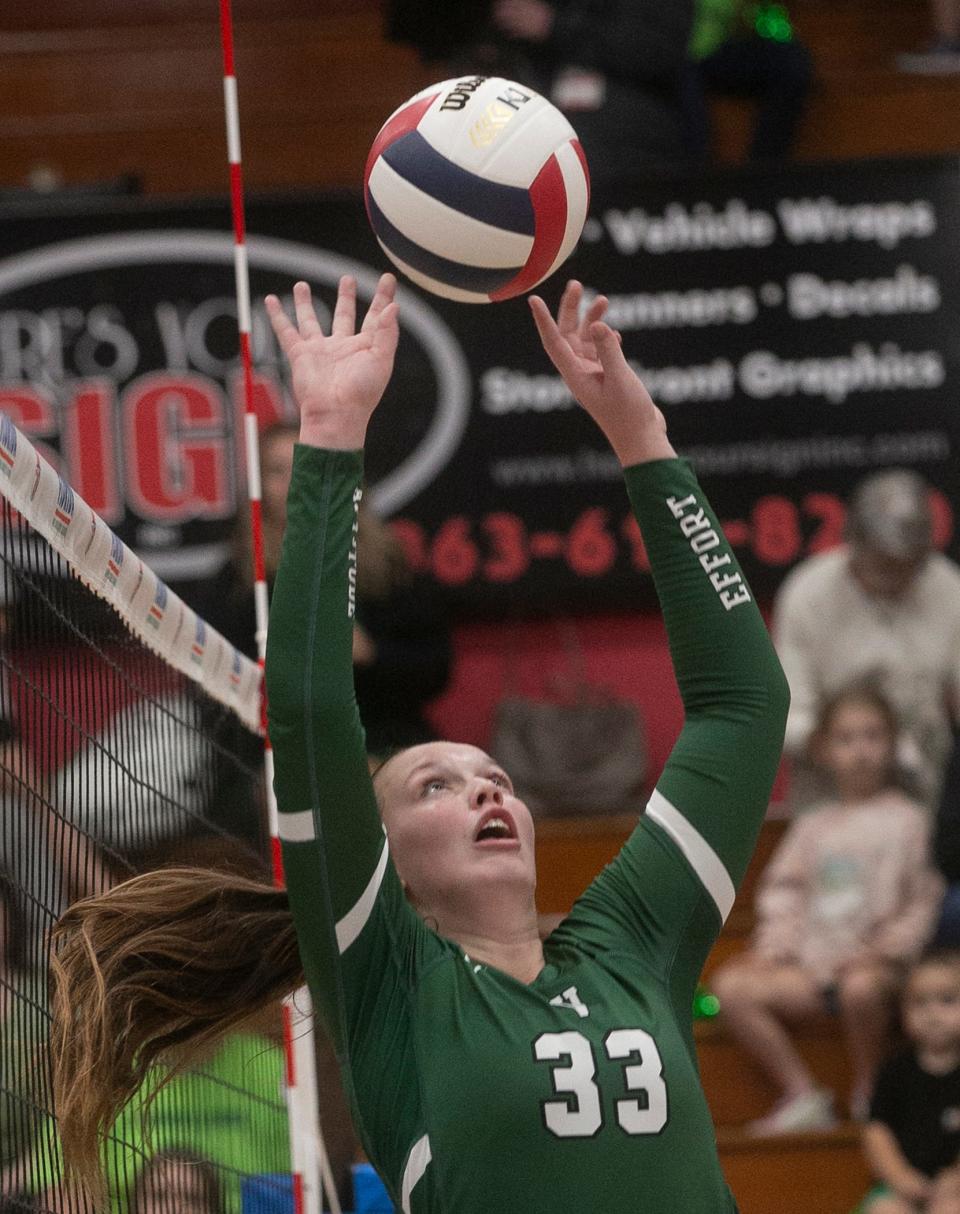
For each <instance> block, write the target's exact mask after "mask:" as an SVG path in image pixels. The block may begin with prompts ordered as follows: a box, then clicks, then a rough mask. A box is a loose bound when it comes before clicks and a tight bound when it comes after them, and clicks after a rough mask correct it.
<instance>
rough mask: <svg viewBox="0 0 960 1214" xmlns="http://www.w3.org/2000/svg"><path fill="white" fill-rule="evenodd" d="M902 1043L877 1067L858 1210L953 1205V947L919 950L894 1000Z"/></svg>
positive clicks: (956, 1002)
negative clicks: (864, 1189) (899, 999)
mask: <svg viewBox="0 0 960 1214" xmlns="http://www.w3.org/2000/svg"><path fill="white" fill-rule="evenodd" d="M902 1019H903V1029H904V1032H905V1033H906V1036H907V1039H908V1041H909V1043H910V1044H909V1046H908V1048H907V1049H905V1050H904V1051H903V1052H902V1053H899V1054H897V1055H896V1056H895V1057H893V1058H891V1059H890V1060H889V1061H888V1062H887V1063H885V1064H884V1066H883V1067H882V1068H881V1070H880V1073H879V1075H878V1077H877V1085H876V1088H875V1090H874V1093H873V1099H872V1100H871V1102H870V1120H869V1121H868V1123H867V1125H866V1126H865V1127H864V1131H863V1149H864V1151H865V1153H866V1156H867V1160H868V1162H869V1164H870V1167H871V1168H872V1169H873V1172H874V1174H875V1175H876V1177H877V1179H878V1181H879V1182H880V1183H879V1184H878V1185H877V1186H876V1187H875V1188H874V1189H872V1190H871V1191H870V1193H869V1194H868V1195H867V1198H866V1200H865V1201H864V1203H863V1205H862V1206H861V1207H860V1214H917V1212H919V1211H923V1214H956V1211H958V1210H960V1166H958V1164H957V1156H958V1153H960V953H958V952H952V951H946V950H944V951H939V952H932V953H929V954H927V956H926V957H923V958H922V959H921V960H920V961H918V962H917V963H916V964H915V965H914V967H913V969H912V970H911V971H910V976H909V978H908V980H907V984H906V989H905V990H904V995H903V1003H902Z"/></svg>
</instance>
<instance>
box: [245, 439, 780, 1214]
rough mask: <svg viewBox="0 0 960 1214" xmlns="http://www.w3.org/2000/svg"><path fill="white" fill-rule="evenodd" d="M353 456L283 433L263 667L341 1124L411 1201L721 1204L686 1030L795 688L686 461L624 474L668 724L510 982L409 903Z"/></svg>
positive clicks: (589, 1211)
mask: <svg viewBox="0 0 960 1214" xmlns="http://www.w3.org/2000/svg"><path fill="white" fill-rule="evenodd" d="M361 478H362V460H361V455H360V453H358V452H335V451H322V450H317V449H313V448H308V447H298V448H297V451H296V455H295V459H294V472H293V480H292V483H291V487H290V494H289V499H288V505H287V531H286V536H285V539H284V547H283V556H282V560H281V564H280V570H279V572H278V576H277V581H276V586H275V590H274V596H273V603H272V609H271V621H270V623H271V627H270V642H269V651H268V656H267V682H268V692H269V715H270V736H271V740H272V744H273V748H274V752H275V762H276V773H275V787H276V792H277V798H278V804H279V809H280V836H281V839H282V840H283V856H284V864H285V866H286V879H287V886H288V889H289V892H290V899H291V905H292V907H293V912H294V916H295V919H296V924H297V932H298V937H299V941H300V948H301V952H302V955H303V961H304V966H305V968H306V973H307V977H308V981H309V984H310V986H311V989H312V991H313V994H314V998H315V1001H316V1004H317V1006H318V1008H319V1009H320V1012H321V1014H322V1016H323V1018H324V1020H325V1022H326V1024H327V1026H328V1028H329V1030H330V1033H331V1035H332V1038H333V1041H334V1043H335V1046H336V1049H337V1052H338V1055H339V1058H340V1062H341V1065H342V1067H343V1071H344V1078H345V1082H346V1085H347V1089H348V1091H349V1093H350V1096H351V1099H352V1102H353V1106H354V1115H355V1119H356V1123H357V1129H358V1132H359V1133H360V1136H361V1138H362V1140H363V1143H364V1146H365V1148H366V1150H367V1152H368V1154H369V1156H370V1159H371V1160H372V1162H373V1163H374V1165H375V1166H376V1168H377V1169H378V1171H379V1172H380V1174H381V1176H382V1177H383V1178H384V1180H385V1182H386V1183H387V1186H388V1187H389V1188H390V1190H391V1191H392V1194H393V1197H394V1200H395V1201H396V1203H397V1205H398V1207H399V1208H400V1209H401V1210H403V1211H405V1214H474V1212H477V1214H479V1212H481V1211H482V1212H483V1214H490V1212H491V1211H496V1212H498V1214H501V1212H502V1214H519V1212H521V1211H522V1212H523V1214H548V1212H549V1214H554V1212H555V1211H556V1210H558V1209H570V1210H576V1211H577V1212H578V1214H619V1212H620V1211H624V1212H626V1211H630V1212H636V1214H678V1212H679V1211H683V1214H719V1212H721V1211H732V1210H734V1209H735V1205H734V1202H733V1199H732V1197H731V1195H730V1192H729V1190H728V1188H727V1186H726V1184H725V1182H724V1179H723V1176H722V1173H721V1170H720V1165H719V1161H718V1157H717V1150H716V1141H715V1135H714V1131H713V1126H712V1123H711V1119H710V1114H709V1111H708V1108H707V1105H706V1101H705V1099H704V1096H703V1093H702V1090H701V1087H700V1082H699V1077H698V1072H697V1062H696V1054H695V1051H694V1044H693V1032H692V1017H691V1007H692V1000H693V992H694V988H695V985H696V981H697V978H698V976H699V973H700V971H701V968H702V966H703V962H704V960H705V959H706V956H707V953H708V952H709V950H710V947H711V945H712V944H713V942H714V940H715V939H716V937H717V934H718V932H719V930H720V927H721V925H722V922H723V919H724V918H725V916H726V915H727V913H728V912H729V910H730V907H731V905H732V903H733V899H734V894H735V889H736V886H737V883H738V882H739V881H740V879H741V878H742V876H743V873H744V870H745V868H746V865H747V863H748V861H749V858H750V854H751V852H752V850H753V845H754V841H755V838H756V834H757V831H758V829H759V826H760V823H761V821H762V819H763V816H764V812H765V810H766V806H767V801H768V797H769V792H770V787H771V785H772V782H773V778H774V775H775V772H776V768H777V762H778V759H779V755H780V748H781V744H782V740H783V729H784V722H785V718H786V708H787V700H788V695H787V690H786V683H785V681H784V678H783V674H782V671H781V669H780V666H779V663H778V661H777V659H776V656H775V654H774V651H773V648H772V646H771V644H770V641H769V638H768V636H767V631H766V628H765V626H764V624H763V621H762V619H761V616H760V613H759V611H758V610H757V608H756V605H755V604H754V602H753V600H752V597H751V594H750V591H749V589H748V587H747V585H746V583H745V581H744V580H743V576H742V574H741V573H740V570H739V568H738V566H737V562H736V559H735V558H734V556H733V553H732V552H731V550H730V548H729V546H728V544H727V542H726V540H725V539H724V537H723V533H722V531H721V529H720V527H719V525H718V524H717V522H716V519H715V518H714V516H713V514H712V513H711V511H710V509H709V507H708V505H707V503H706V501H705V499H704V497H703V494H702V492H701V490H700V488H699V486H698V485H697V482H696V480H695V478H694V476H693V474H692V472H691V471H690V469H689V468H688V466H687V465H686V464H685V463H684V462H682V461H680V460H658V461H655V462H652V463H648V464H642V465H639V466H637V467H635V468H631V469H629V470H628V471H627V473H626V481H627V488H628V491H629V493H630V497H631V501H632V503H633V507H634V511H635V514H636V517H637V520H638V522H639V524H640V527H641V530H642V532H643V536H644V540H645V542H646V545H647V550H648V553H649V556H650V561H651V566H652V569H653V573H654V578H655V581H656V584H657V591H658V595H659V597H660V602H661V606H662V609H663V613H664V619H665V622H666V626H667V631H668V636H669V639H670V646H671V652H672V655H673V661H674V666H675V670H676V673H677V678H678V683H679V685H680V690H681V695H682V698H683V702H684V708H685V722H684V726H683V729H682V732H681V734H680V736H679V738H678V740H677V742H676V745H675V747H674V749H673V751H672V753H671V756H670V758H669V760H668V762H667V764H666V766H665V768H664V770H663V773H662V775H661V777H660V780H659V781H658V783H657V788H656V790H655V791H654V793H653V795H652V798H651V800H650V804H649V805H648V807H647V810H646V812H645V813H644V814H643V815H642V817H641V818H640V819H639V822H638V825H637V827H636V829H635V830H634V832H633V834H632V835H631V837H630V839H629V840H628V842H627V843H626V844H625V845H624V847H623V849H622V851H621V852H620V855H619V856H618V857H617V858H616V859H615V860H614V861H613V863H611V864H610V865H609V866H608V867H607V868H606V869H604V871H603V872H602V873H601V874H600V875H599V876H598V877H597V878H596V880H595V881H593V883H592V884H591V885H590V887H589V888H588V889H587V890H586V891H585V893H584V894H583V895H582V897H581V898H580V899H579V900H578V901H577V902H576V904H575V906H574V907H573V910H572V912H571V913H570V915H569V916H568V917H567V918H566V919H565V920H564V921H563V923H562V924H561V925H560V926H559V927H558V928H557V930H556V931H555V932H554V933H553V935H552V936H551V937H550V938H549V939H548V940H547V941H546V943H545V946H544V952H545V959H546V964H545V967H544V969H543V970H542V972H541V973H540V975H539V976H538V977H537V979H536V980H535V981H534V982H532V983H530V984H529V985H524V984H523V983H520V982H518V981H516V980H514V979H513V978H511V977H509V976H508V975H506V974H504V973H503V972H501V971H499V970H497V969H494V968H492V967H490V966H487V965H483V964H480V963H477V962H475V961H474V960H473V959H472V958H470V957H469V956H467V955H465V954H464V952H463V950H462V949H460V948H459V947H458V946H457V945H456V944H455V943H453V942H452V941H450V940H447V939H444V938H442V937H440V936H438V935H437V934H435V933H434V932H433V931H431V930H430V928H429V927H427V925H426V924H425V923H424V922H423V921H422V920H421V919H420V918H419V917H418V916H417V914H416V913H415V912H414V911H413V910H412V909H411V907H410V906H409V905H408V903H407V901H406V899H405V897H404V894H403V891H402V889H401V886H400V882H399V879H398V877H397V875H396V873H395V871H394V869H393V865H392V863H391V860H390V855H389V847H388V843H387V840H386V838H385V835H384V832H383V829H382V827H381V824H380V819H379V816H378V813H377V807H376V803H375V799H374V794H373V789H372V786H371V783H370V779H369V776H368V772H367V760H366V753H365V749H364V738H363V731H362V728H361V725H360V720H359V717H358V714H357V711H356V704H355V700H354V695H353V684H352V666H351V633H352V619H353V613H354V587H355V573H356V536H357V518H356V512H357V505H358V503H359V500H360V489H359V485H360V482H361Z"/></svg>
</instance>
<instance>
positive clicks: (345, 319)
mask: <svg viewBox="0 0 960 1214" xmlns="http://www.w3.org/2000/svg"><path fill="white" fill-rule="evenodd" d="M396 289H397V280H396V278H394V276H393V275H392V274H383V275H381V277H380V281H379V283H378V284H377V290H376V292H375V294H374V296H373V299H372V300H371V302H370V307H369V308H368V309H367V314H366V316H365V317H364V320H363V324H362V325H361V326H360V331H359V332H357V331H356V316H357V283H356V280H355V279H354V278H352V277H350V276H349V275H345V276H344V277H343V278H341V279H340V284H339V287H338V290H337V304H336V307H335V309H334V313H333V321H332V323H331V326H330V333H329V334H325V333H324V332H323V330H322V328H321V326H320V322H319V321H318V320H317V314H316V312H315V311H314V307H313V302H312V299H311V296H310V287H309V286H308V285H307V284H306V283H305V282H298V283H296V285H295V286H294V288H293V301H294V309H295V312H296V320H297V323H296V324H294V323H293V322H292V321H291V320H290V318H289V317H288V316H287V315H286V313H285V312H284V310H283V307H282V306H281V304H280V301H279V299H278V298H277V297H276V295H268V296H267V297H266V300H265V303H266V308H267V313H268V315H269V317H270V322H271V324H272V325H273V331H274V333H276V335H277V341H278V342H279V343H280V348H281V349H282V350H283V352H284V354H285V355H286V356H287V360H288V361H289V363H290V371H291V381H292V387H293V394H294V397H295V398H296V401H297V405H298V407H299V409H300V437H301V441H303V442H308V443H314V444H315V445H318V446H325V447H335V448H341V449H348V450H353V449H356V448H359V447H362V446H363V442H364V438H365V436H366V430H367V423H368V422H369V421H370V417H371V416H372V414H373V411H374V409H376V407H377V405H378V404H379V403H380V399H381V397H382V396H383V393H384V391H385V389H386V386H387V384H388V382H389V380H390V375H391V373H392V371H393V360H394V355H395V354H396V349H397V340H398V337H399V320H398V311H397V303H396V300H395V298H394V297H395V294H396Z"/></svg>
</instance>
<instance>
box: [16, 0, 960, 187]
mask: <svg viewBox="0 0 960 1214" xmlns="http://www.w3.org/2000/svg"><path fill="white" fill-rule="evenodd" d="M381 10H382V6H381V3H380V0H324V3H323V4H322V5H318V4H316V3H313V2H311V0H235V6H234V12H235V20H236V46H237V74H238V80H239V85H240V106H241V120H242V127H243V155H244V174H245V179H246V183H247V186H248V187H249V188H250V189H252V190H275V189H282V188H287V187H293V188H306V187H324V188H325V187H333V186H357V185H358V183H359V180H360V175H361V172H362V166H363V163H364V160H365V157H366V152H367V149H368V147H369V145H370V142H371V140H372V138H373V135H374V133H375V132H376V130H377V128H378V127H379V125H380V123H381V122H382V121H383V119H384V117H385V116H386V115H387V114H388V113H389V112H390V111H391V110H392V109H393V108H394V107H395V106H396V105H398V104H399V103H400V102H402V101H403V100H405V99H406V98H407V97H409V96H410V95H411V94H412V93H414V92H415V91H416V90H417V89H419V88H421V87H423V86H425V85H426V84H428V83H430V81H431V80H432V79H435V78H436V76H437V73H438V70H440V69H438V67H437V66H436V65H431V66H428V67H425V66H424V65H423V64H422V63H420V61H419V59H418V58H417V56H416V55H415V53H414V52H413V51H412V50H410V49H409V48H406V47H401V46H396V45H393V44H390V43H387V42H386V41H385V40H384V38H383V35H382V22H383V19H382V15H381ZM790 11H791V13H792V15H793V19H794V23H795V25H796V27H797V30H798V32H799V34H800V36H801V37H802V38H803V39H804V41H805V42H806V43H807V44H808V45H809V46H810V48H811V50H812V51H813V55H814V59H815V61H816V65H817V71H818V86H817V90H816V94H815V96H814V98H813V100H812V103H811V107H810V112H809V115H808V117H807V119H806V121H805V123H804V125H803V128H802V131H801V134H800V142H799V147H798V156H799V157H801V158H804V159H838V158H848V157H858V156H868V155H897V154H901V153H933V152H945V151H957V150H960V149H958V141H960V135H958V133H957V125H956V123H955V122H954V121H951V115H955V114H956V113H957V112H958V109H960V78H958V77H945V78H929V77H926V78H924V77H911V76H904V75H901V74H899V73H897V71H896V70H895V67H894V57H895V55H896V54H897V52H899V51H902V50H908V49H911V48H913V47H915V46H916V45H917V44H919V43H921V42H922V41H923V39H924V37H925V36H926V34H927V3H926V0H793V2H792V3H791V5H790ZM0 54H2V56H3V67H4V71H3V73H2V74H0V141H2V143H3V148H4V156H3V157H2V159H0V187H10V186H18V185H23V184H25V183H26V182H27V180H28V179H29V177H30V174H31V173H32V172H34V171H36V170H37V169H38V168H43V169H46V170H52V171H53V172H54V173H55V174H57V175H59V177H60V178H62V180H63V181H64V182H66V183H68V184H69V183H89V182H93V181H102V180H112V179H115V178H117V177H120V176H122V175H125V174H129V175H132V176H134V177H137V178H139V179H140V180H141V181H142V183H143V186H144V188H145V190H146V191H147V192H148V193H167V194H184V193H215V194H222V193H224V190H225V186H224V180H225V167H224V158H225V148H224V134H223V115H222V111H223V101H222V89H221V60H220V46H219V32H218V26H217V6H216V5H210V6H207V8H205V9H204V8H201V7H198V6H197V5H195V4H190V3H187V0H138V2H137V4H135V5H131V4H129V3H126V0H86V2H84V0H50V3H48V4H45V5H6V6H5V12H4V14H3V16H2V18H0ZM715 113H716V119H717V149H718V154H719V157H720V159H721V160H723V161H735V160H737V159H738V158H739V157H740V156H741V155H742V151H743V148H744V146H745V144H746V140H747V132H748V129H749V118H750V110H749V106H747V105H744V104H742V103H738V102H733V101H724V102H722V103H718V104H717V105H716V107H715Z"/></svg>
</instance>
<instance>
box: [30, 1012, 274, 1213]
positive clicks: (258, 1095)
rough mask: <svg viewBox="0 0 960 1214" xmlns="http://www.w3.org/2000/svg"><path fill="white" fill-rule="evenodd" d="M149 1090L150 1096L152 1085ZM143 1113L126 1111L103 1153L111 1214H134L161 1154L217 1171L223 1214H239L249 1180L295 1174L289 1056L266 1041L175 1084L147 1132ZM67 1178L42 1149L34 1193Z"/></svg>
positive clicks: (231, 1051)
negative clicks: (139, 1189)
mask: <svg viewBox="0 0 960 1214" xmlns="http://www.w3.org/2000/svg"><path fill="white" fill-rule="evenodd" d="M161 1077H162V1075H161V1073H160V1072H158V1073H157V1078H158V1079H159V1078H161ZM146 1086H147V1090H152V1088H153V1087H154V1086H155V1081H154V1079H152V1078H151V1080H150V1081H148V1083H147V1085H146ZM141 1108H142V1105H141V1102H140V1101H139V1100H138V1099H134V1100H132V1101H131V1102H130V1103H129V1104H128V1105H127V1106H126V1108H125V1109H124V1110H123V1111H122V1112H121V1114H120V1116H119V1118H118V1119H117V1123H116V1125H115V1127H114V1130H113V1132H112V1133H111V1135H110V1138H109V1139H108V1141H107V1143H106V1144H105V1146H104V1151H103V1166H104V1172H105V1175H106V1180H107V1185H108V1188H109V1191H110V1196H111V1202H110V1209H111V1211H112V1214H126V1212H127V1211H128V1210H129V1209H130V1205H131V1198H132V1196H133V1191H134V1188H135V1186H136V1182H137V1176H138V1174H139V1172H140V1171H141V1169H142V1168H143V1166H144V1164H145V1163H146V1162H147V1161H148V1159H149V1158H150V1157H151V1156H152V1155H155V1154H157V1153H158V1152H160V1151H184V1152H187V1153H189V1154H190V1155H195V1156H197V1157H199V1158H200V1159H204V1160H208V1161H209V1162H210V1163H212V1164H213V1165H214V1167H215V1168H216V1172H217V1176H218V1179H219V1181H220V1186H221V1190H222V1193H223V1198H224V1211H225V1214H240V1185H241V1182H242V1180H243V1178H244V1177H245V1176H249V1175H258V1174H260V1173H263V1172H289V1171H290V1150H289V1137H288V1128H287V1110H286V1104H285V1102H284V1096H283V1051H282V1050H281V1049H280V1048H279V1047H278V1046H277V1045H275V1044H274V1043H273V1042H272V1041H270V1040H268V1039H267V1038H266V1037H261V1036H257V1035H255V1034H245V1033H235V1034H233V1035H232V1036H230V1037H228V1038H227V1039H226V1040H225V1041H224V1042H223V1044H222V1045H221V1046H220V1048H219V1049H218V1051H217V1052H216V1054H214V1055H213V1056H212V1057H211V1058H209V1059H207V1060H206V1061H205V1062H204V1063H203V1064H202V1066H198V1067H197V1069H196V1070H190V1071H186V1072H184V1073H183V1074H181V1075H177V1076H175V1077H174V1078H173V1079H172V1080H171V1081H170V1082H169V1083H168V1084H167V1085H166V1087H163V1088H161V1089H160V1092H159V1094H158V1096H157V1098H156V1100H155V1101H154V1102H153V1103H152V1104H151V1105H150V1107H149V1111H148V1114H147V1125H146V1132H144V1127H143V1125H142V1116H141ZM46 1137H48V1138H52V1135H48V1136H46ZM61 1174H62V1169H61V1162H60V1158H59V1149H58V1147H57V1145H56V1143H55V1142H54V1143H52V1144H49V1143H48V1142H43V1143H42V1144H41V1146H40V1149H39V1150H38V1152H37V1157H36V1160H35V1164H34V1182H33V1185H32V1187H33V1188H34V1190H35V1191H38V1192H39V1191H42V1190H44V1189H47V1188H49V1187H50V1186H51V1185H54V1184H56V1183H57V1181H58V1180H59V1179H60V1176H61Z"/></svg>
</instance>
